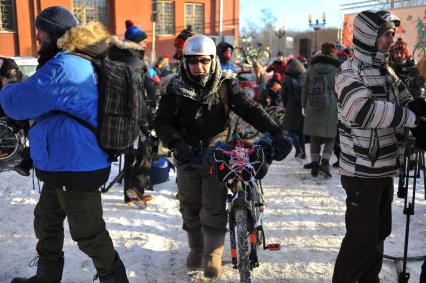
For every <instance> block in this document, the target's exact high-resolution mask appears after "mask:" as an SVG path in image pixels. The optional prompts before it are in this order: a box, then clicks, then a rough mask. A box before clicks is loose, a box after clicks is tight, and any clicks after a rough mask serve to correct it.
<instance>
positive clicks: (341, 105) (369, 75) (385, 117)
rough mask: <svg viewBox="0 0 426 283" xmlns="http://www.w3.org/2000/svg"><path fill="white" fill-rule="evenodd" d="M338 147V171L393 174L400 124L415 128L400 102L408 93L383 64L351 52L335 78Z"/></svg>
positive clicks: (399, 153)
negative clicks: (356, 55)
mask: <svg viewBox="0 0 426 283" xmlns="http://www.w3.org/2000/svg"><path fill="white" fill-rule="evenodd" d="M335 87H336V93H337V95H338V118H339V121H340V123H339V135H340V147H341V150H342V152H341V160H340V163H339V164H340V173H341V174H342V175H346V176H359V177H363V178H377V177H386V176H394V175H396V174H397V173H398V167H399V166H398V165H399V161H400V160H402V156H403V153H404V151H403V133H404V131H403V127H415V124H414V122H415V119H416V117H415V115H414V113H413V112H411V111H410V110H408V109H406V108H404V106H405V105H406V104H407V103H408V102H409V101H410V99H411V96H410V93H409V92H408V91H407V89H406V88H405V86H404V84H402V83H401V81H400V80H399V79H398V78H395V77H393V76H392V75H390V74H389V73H388V71H387V68H379V67H375V66H372V65H369V64H366V63H364V62H362V61H360V60H358V59H357V58H356V57H353V58H351V59H349V60H347V61H346V62H345V63H343V64H342V66H341V68H340V70H339V71H338V73H337V77H336V85H335Z"/></svg>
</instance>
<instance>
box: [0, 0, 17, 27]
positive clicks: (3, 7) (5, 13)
mask: <svg viewBox="0 0 426 283" xmlns="http://www.w3.org/2000/svg"><path fill="white" fill-rule="evenodd" d="M15 30H16V25H15V1H14V0H0V31H15Z"/></svg>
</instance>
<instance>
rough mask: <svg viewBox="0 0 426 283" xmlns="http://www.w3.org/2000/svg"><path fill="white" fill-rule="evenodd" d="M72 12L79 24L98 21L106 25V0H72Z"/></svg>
mask: <svg viewBox="0 0 426 283" xmlns="http://www.w3.org/2000/svg"><path fill="white" fill-rule="evenodd" d="M72 2H73V13H74V15H75V16H76V17H77V19H78V21H79V22H80V24H85V23H88V22H90V21H99V22H101V23H102V24H104V25H105V26H106V27H108V3H107V2H108V1H107V0H73V1H72Z"/></svg>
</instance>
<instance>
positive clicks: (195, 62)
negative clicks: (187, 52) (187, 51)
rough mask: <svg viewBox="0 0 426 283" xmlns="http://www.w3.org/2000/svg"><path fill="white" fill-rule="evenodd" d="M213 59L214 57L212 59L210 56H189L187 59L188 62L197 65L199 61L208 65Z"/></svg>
mask: <svg viewBox="0 0 426 283" xmlns="http://www.w3.org/2000/svg"><path fill="white" fill-rule="evenodd" d="M211 61H212V59H210V58H200V59H198V58H187V59H186V62H188V64H190V65H196V64H198V63H201V64H203V65H207V64H209V63H210V62H211Z"/></svg>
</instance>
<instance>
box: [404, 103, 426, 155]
mask: <svg viewBox="0 0 426 283" xmlns="http://www.w3.org/2000/svg"><path fill="white" fill-rule="evenodd" d="M407 108H408V109H410V110H411V111H413V112H414V114H416V116H417V127H415V128H413V129H411V132H412V133H413V136H414V137H415V138H416V147H417V148H418V149H420V150H426V121H425V120H424V119H425V118H424V117H426V101H425V100H424V99H423V98H421V97H419V98H416V99H414V100H413V101H410V102H409V103H408V104H407Z"/></svg>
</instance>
